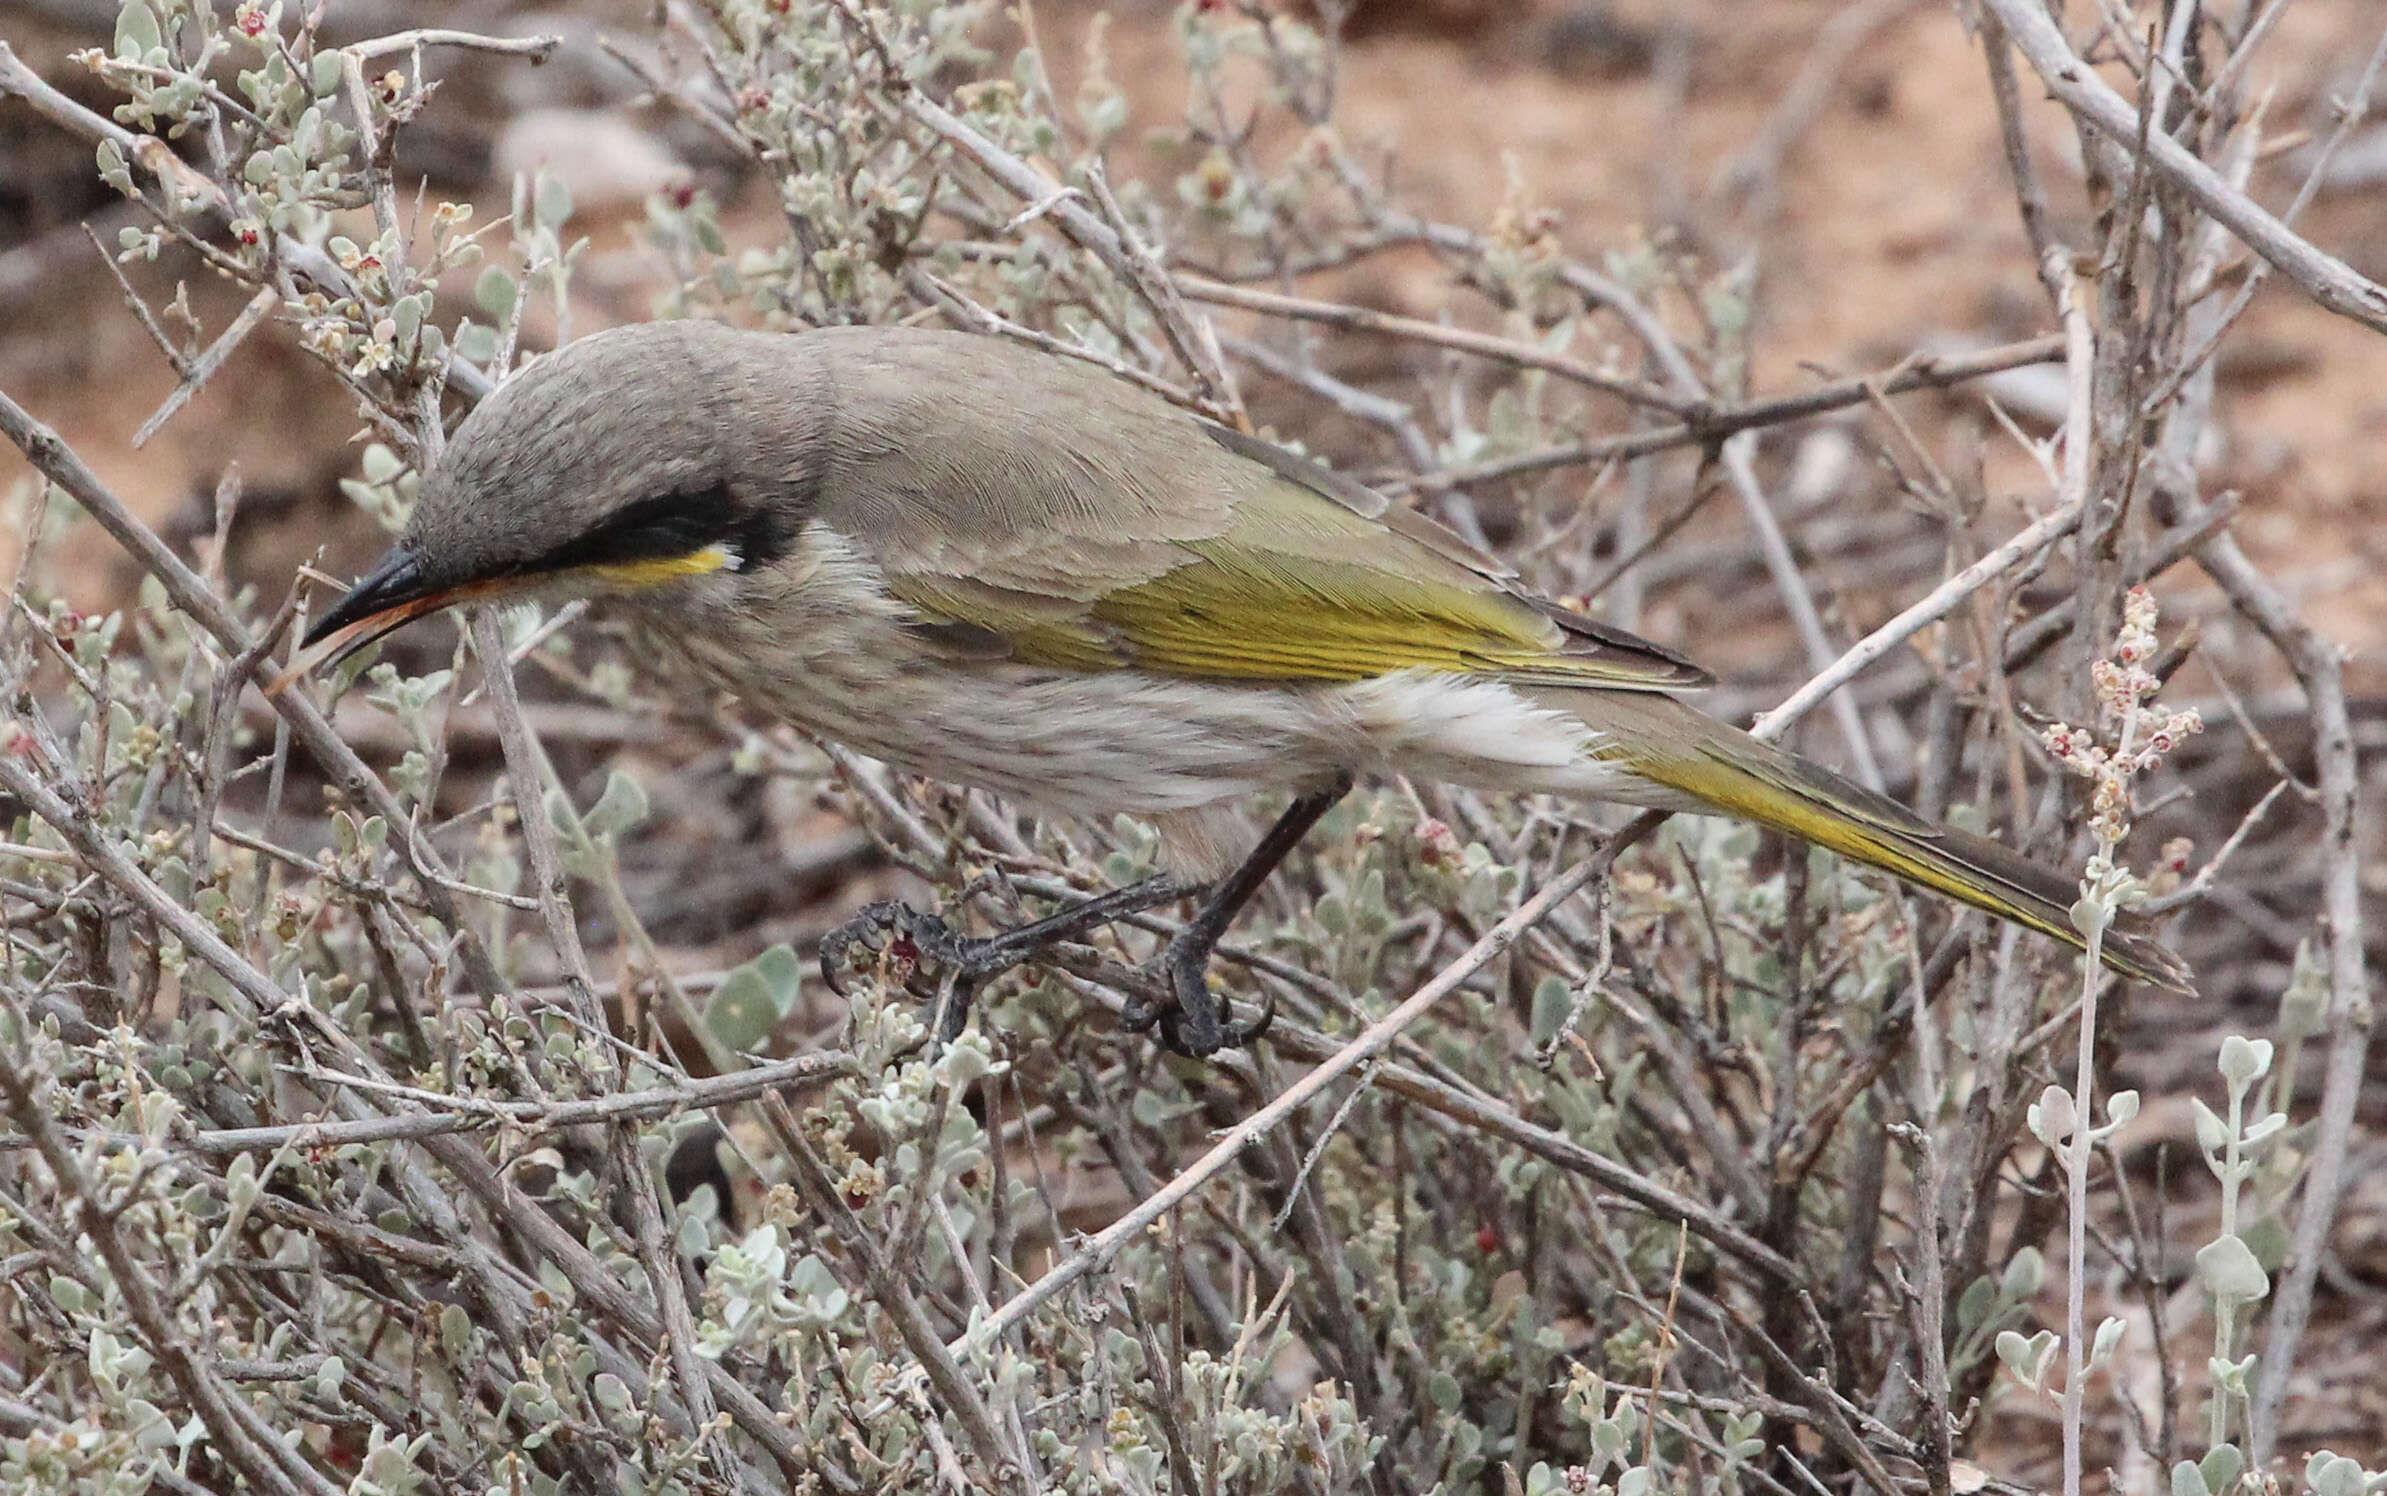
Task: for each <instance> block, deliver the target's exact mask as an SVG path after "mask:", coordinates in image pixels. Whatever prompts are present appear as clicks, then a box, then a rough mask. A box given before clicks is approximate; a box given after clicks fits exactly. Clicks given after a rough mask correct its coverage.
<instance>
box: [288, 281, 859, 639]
mask: <svg viewBox="0 0 2387 1496" xmlns="http://www.w3.org/2000/svg"><path fill="white" fill-rule="evenodd" d="M801 341H802V340H801V339H800V338H785V337H777V336H770V335H764V334H757V333H740V332H733V331H731V330H729V329H726V328H721V327H717V326H714V325H711V324H707V323H698V322H662V323H649V324H646V325H643V326H634V327H624V328H616V329H614V330H612V331H609V332H602V333H597V334H595V335H593V336H591V337H587V338H583V339H581V340H580V341H578V342H576V343H573V344H571V345H570V346H568V347H566V348H564V349H563V350H561V351H560V352H557V353H553V354H549V355H548V356H547V357H545V358H542V359H540V360H538V361H537V362H536V363H533V364H532V365H530V366H529V367H528V368H526V369H524V370H523V371H522V372H521V373H520V374H518V375H516V376H515V377H513V378H512V379H509V380H507V381H506V382H505V383H504V384H503V385H501V386H500V387H499V388H498V389H497V390H496V391H495V392H494V393H493V394H491V395H490V396H489V397H488V398H487V399H486V400H484V401H482V402H481V404H480V406H479V407H478V408H477V409H475V410H474V411H473V413H472V414H471V416H470V417H468V418H467V419H466V420H465V421H464V423H463V424H462V425H461V426H459V427H458V428H457V429H456V432H455V436H454V439H453V440H452V441H451V442H450V443H449V444H448V447H447V449H446V450H445V451H444V452H443V453H442V454H441V455H440V457H439V459H438V460H437V461H436V462H435V463H434V464H433V465H432V467H431V469H430V471H429V472H428V473H426V474H425V475H424V479H423V487H422V494H421V497H420V498H419V500H418V501H417V503H416V506H415V511H414V516H413V519H412V520H411V522H410V523H409V524H408V525H407V527H406V533H405V535H404V536H403V537H402V538H401V539H400V540H399V541H398V543H397V544H395V545H393V546H391V547H390V549H389V551H388V552H387V554H385V555H384V556H383V557H382V558H381V560H380V561H379V563H378V564H376V565H375V566H374V567H373V568H372V570H371V571H369V572H367V573H366V574H365V576H364V578H363V579H362V580H360V581H359V582H358V583H357V584H356V585H355V586H354V587H352V588H350V589H349V591H348V593H347V595H346V596H344V597H342V598H341V599H340V600H339V602H337V603H336V604H334V605H333V607H332V609H331V611H330V612H328V613H326V614H325V615H324V616H323V617H322V618H321V619H320V620H318V621H317V622H316V624H315V625H314V627H313V628H312V629H310V630H309V631H308V634H307V637H306V639H305V641H304V645H305V647H307V648H310V649H311V648H313V647H314V646H315V645H317V644H318V643H322V642H325V641H332V643H333V648H332V649H331V650H330V651H328V652H327V655H326V658H325V663H330V662H332V661H336V660H338V659H340V658H343V657H345V656H347V655H349V654H352V653H354V652H355V651H357V650H359V649H362V648H363V647H364V646H365V645H367V644H369V643H371V642H372V641H374V640H376V639H379V638H381V637H382V636H383V635H385V634H388V633H390V632H391V631H392V630H394V629H397V628H400V627H403V626H404V625H405V624H407V623H410V622H412V621H413V620H415V619H417V618H422V617H425V616H427V615H429V614H432V613H436V612H438V611H440V610H441V609H444V608H447V607H451V606H453V605H455V604H457V603H463V602H474V601H493V602H510V601H523V600H530V599H540V598H546V599H554V598H566V597H587V596H598V595H605V594H619V593H633V594H637V593H647V592H651V591H652V590H653V589H657V588H664V587H674V586H685V585H687V584H689V583H691V582H692V581H694V580H695V579H698V578H706V577H713V578H722V577H729V578H735V577H737V576H740V575H745V574H749V573H753V572H756V571H759V570H760V569H761V568H764V567H767V566H769V565H770V564H771V563H772V562H773V561H776V560H777V559H779V558H780V557H781V556H782V555H784V554H785V553H786V551H787V549H788V547H789V546H790V545H791V544H792V543H793V540H794V536H795V533H796V531H797V529H798V527H799V526H800V525H801V524H802V522H803V517H804V514H805V512H806V511H807V509H808V508H809V506H810V503H811V495H812V492H813V490H814V489H816V488H817V486H818V482H819V474H818V470H817V464H818V462H819V460H820V458H819V444H818V443H817V442H816V441H814V440H813V435H814V432H813V423H812V421H811V419H810V418H809V416H808V407H809V406H810V404H811V402H809V401H808V400H807V398H806V396H807V394H808V392H807V391H805V390H804V389H802V388H801V387H800V386H801V384H802V381H803V378H804V376H805V374H806V373H807V371H808V370H807V362H806V360H804V359H802V358H801V357H798V356H793V355H794V354H795V350H794V349H793V347H792V345H793V344H795V343H799V342H801ZM791 385H793V386H798V387H792V388H791V387H790V386H791ZM758 413H764V414H765V419H762V420H760V421H758V420H757V419H756V416H757V414H758ZM707 585H712V586H716V587H718V586H719V585H721V584H720V582H719V581H715V582H713V583H710V584H707Z"/></svg>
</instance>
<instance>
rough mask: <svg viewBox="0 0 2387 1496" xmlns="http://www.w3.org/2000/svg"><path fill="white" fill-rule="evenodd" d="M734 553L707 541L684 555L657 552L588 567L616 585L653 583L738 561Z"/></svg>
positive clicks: (650, 584)
mask: <svg viewBox="0 0 2387 1496" xmlns="http://www.w3.org/2000/svg"><path fill="white" fill-rule="evenodd" d="M737 561H738V557H737V553H736V552H734V551H732V550H731V549H730V548H729V547H728V546H725V545H708V546H706V547H704V548H703V549H702V550H695V551H690V552H689V553H688V554H686V555H684V556H657V557H655V558H653V559H651V560H647V561H617V562H611V563H608V564H606V565H602V566H592V567H590V568H588V571H589V574H590V575H592V576H596V577H601V578H603V579H604V580H606V581H608V582H611V583H613V584H614V585H615V586H617V587H653V586H655V585H657V584H659V583H662V582H672V581H677V580H679V579H680V578H681V577H700V576H703V575H704V574H705V573H706V572H709V571H719V570H721V569H722V568H724V567H735V566H736V565H737Z"/></svg>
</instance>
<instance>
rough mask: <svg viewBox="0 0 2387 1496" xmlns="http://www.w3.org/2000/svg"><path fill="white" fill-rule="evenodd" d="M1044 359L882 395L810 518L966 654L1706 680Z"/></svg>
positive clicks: (1394, 514)
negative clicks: (935, 396)
mask: <svg viewBox="0 0 2387 1496" xmlns="http://www.w3.org/2000/svg"><path fill="white" fill-rule="evenodd" d="M1058 362H1059V361H1055V360H1049V359H1047V360H1038V361H1036V364H1035V365H1034V366H1023V368H1022V370H1021V371H1020V372H1021V376H1022V378H1021V382H1022V384H1023V386H1035V387H1033V388H1022V389H1020V390H1019V391H1017V392H1016V396H1015V398H1016V405H1015V407H1014V408H1013V409H1011V410H1008V411H992V410H985V409H971V408H969V406H968V405H967V403H966V399H967V397H964V398H963V399H962V400H961V401H956V400H952V399H948V400H947V401H945V402H944V403H943V404H941V405H938V406H924V405H923V404H921V403H917V402H902V403H903V404H904V405H906V407H907V414H906V415H905V417H904V418H903V425H902V429H900V430H896V429H887V430H865V431H860V432H855V433H852V434H851V435H849V437H848V438H847V444H846V450H845V453H844V456H843V459H842V461H843V471H842V480H841V481H839V482H837V483H834V484H832V485H830V490H831V491H830V492H829V493H828V494H827V495H825V496H824V502H823V504H822V506H821V509H820V512H819V515H818V518H819V520H820V521H821V522H822V523H823V524H825V525H827V526H829V527H830V528H831V529H833V530H835V531H837V532H838V533H839V534H841V535H843V536H845V537H846V538H847V539H848V540H849V541H850V542H852V543H853V544H855V545H856V546H857V547H858V548H859V549H860V550H861V551H862V552H863V554H864V555H865V556H866V557H867V558H868V559H869V560H870V561H871V562H872V563H873V564H874V565H875V566H876V567H877V568H878V569H879V571H880V573H881V575H882V576H883V577H884V579H885V585H886V586H887V588H888V590H889V591H890V592H892V593H893V594H894V595H895V596H896V597H897V598H899V599H901V600H902V601H904V602H905V603H907V604H909V605H910V606H911V607H913V608H914V609H916V610H917V611H918V612H919V613H920V614H921V615H922V620H923V624H924V626H925V627H927V628H930V629H933V630H941V631H943V635H942V636H949V637H956V638H960V639H963V640H965V641H967V644H968V645H969V649H968V652H969V653H972V654H976V655H979V656H984V655H985V654H987V653H988V652H989V646H997V647H999V648H1003V649H1007V650H1008V652H1009V653H1010V654H1011V655H1012V656H1013V657H1014V658H1017V659H1021V660H1024V661H1028V662H1030V663H1035V664H1042V665H1046V666H1051V667H1055V668H1062V669H1074V670H1088V671H1097V670H1116V669H1130V668H1132V669H1142V670H1148V671H1153V672H1157V673H1160V674H1167V675H1179V676H1189V677H1201V678H1209V679H1235V680H1316V681H1356V680H1365V679H1368V678H1370V677H1372V676H1377V675H1383V674H1386V673H1389V672H1391V671H1395V670H1403V669H1410V668H1426V669H1436V670H1451V671H1464V672H1475V673H1486V674H1497V675H1499V676H1501V677H1503V678H1505V679H1510V680H1515V681H1519V682H1531V683H1537V684H1548V685H1576V686H1604V687H1608V688H1611V689H1621V690H1644V691H1652V690H1669V689H1683V688H1688V687H1694V686H1699V685H1704V684H1706V683H1707V682H1708V679H1709V677H1708V675H1707V673H1706V672H1705V671H1703V670H1701V669H1700V668H1699V667H1698V666H1696V665H1694V664H1692V663H1691V662H1690V661H1688V660H1685V659H1683V658H1682V657H1681V656H1679V655H1677V654H1674V653H1673V652H1672V651H1670V650H1666V649H1663V648H1661V647H1659V646H1658V645H1655V644H1651V643H1649V642H1647V641H1645V640H1642V639H1638V638H1635V637H1634V636H1632V635H1631V634H1627V633H1625V632H1623V631H1622V630H1618V629H1612V628H1609V627H1607V626H1606V625H1604V624H1601V623H1599V622H1598V621H1597V620H1595V619H1591V618H1588V617H1585V616H1584V615H1582V614H1580V613H1576V612H1573V611H1571V610H1569V609H1566V608H1563V607H1560V606H1559V605H1557V604H1556V603H1553V602H1550V601H1547V600H1546V599H1542V598H1538V597H1534V596H1532V595H1531V594H1529V593H1526V592H1524V591H1522V590H1520V589H1519V588H1518V587H1517V585H1516V583H1515V581H1514V574H1513V573H1512V572H1511V571H1510V570H1509V569H1508V568H1507V567H1506V566H1504V565H1502V564H1501V563H1500V562H1499V561H1497V560H1495V559H1494V558H1492V557H1490V556H1488V555H1485V554H1484V553H1483V552H1482V551H1480V550H1477V549H1476V548H1475V547H1473V546H1471V545H1469V544H1467V543H1466V542H1465V541H1464V540H1462V539H1461V538H1459V537H1458V536H1457V535H1455V534H1453V533H1451V532H1450V531H1448V530H1445V529H1444V528H1442V527H1441V526H1439V525H1437V524H1434V523H1433V522H1432V521H1430V520H1427V519H1424V518H1422V517H1421V516H1419V515H1416V514H1413V513H1411V512H1409V511H1407V510H1403V509H1400V508H1398V507H1396V506H1394V505H1392V504H1390V503H1389V502H1388V501H1387V500H1386V499H1385V498H1384V497H1383V496H1382V495H1380V494H1377V493H1375V492H1373V491H1372V490H1370V489H1368V488H1365V487H1363V486H1362V485H1360V484H1357V483H1354V482H1352V481H1351V480H1349V479H1348V478H1344V477H1342V476H1341V475H1339V474H1336V473H1333V472H1331V471H1329V470H1328V469H1325V468H1323V467H1320V466H1318V465H1317V464H1315V463H1312V462H1310V461H1308V460H1307V459H1305V458H1302V457H1299V456H1297V455H1295V454H1293V453H1290V452H1287V451H1285V450H1284V449H1282V448H1279V447H1276V446H1273V445H1270V444H1268V443H1266V442H1261V441H1257V440H1254V439H1253V438H1250V437H1246V436H1243V435H1241V434H1240V433H1237V432H1232V431H1228V430H1226V429H1224V428H1221V427H1215V426H1209V425H1206V424H1203V423H1199V422H1196V421H1194V420H1192V419H1190V418H1188V417H1186V416H1185V415H1184V414H1183V413H1181V412H1178V411H1176V410H1173V409H1171V408H1169V407H1167V406H1165V405H1162V404H1161V403H1160V402H1158V401H1154V400H1150V399H1148V398H1147V397H1145V396H1143V395H1141V394H1140V393H1138V392H1134V391H1131V390H1128V389H1127V387H1125V386H1123V385H1120V384H1118V383H1117V382H1115V381H1112V380H1108V379H1105V378H1103V377H1102V376H1101V375H1099V374H1096V373H1092V372H1091V371H1089V372H1088V373H1086V374H1085V375H1084V376H1082V377H1081V376H1080V375H1078V374H1077V373H1076V372H1074V370H1070V369H1060V368H1056V367H1054V366H1055V365H1056V364H1057V363H1058ZM866 377H867V376H866ZM876 408H879V409H884V408H886V406H885V404H880V405H879V406H877V407H876ZM1056 410H1058V411H1067V412H1069V413H1070V417H1069V418H1070V420H1071V425H1070V426H1069V427H1068V428H1066V429H1064V428H1062V427H1061V426H1060V424H1059V421H1058V420H1057V419H1056V418H1053V417H1051V416H1049V415H1047V414H1045V413H1046V412H1050V411H1056ZM1089 431H1094V432H1103V433H1106V434H1107V436H1108V438H1109V439H1108V440H1105V441H1102V442H1099V443H1097V442H1092V441H1089V440H1087V439H1086V436H1085V433H1086V432H1089ZM1126 453H1141V454H1145V455H1146V457H1147V458H1148V459H1153V460H1149V461H1147V462H1146V463H1145V464H1143V465H1141V466H1138V465H1133V464H1130V463H1129V462H1128V461H1127V460H1126V459H1125V458H1124V457H1123V455H1122V454H1126ZM965 454H967V461H966V465H965ZM1155 454H1157V456H1156V457H1155ZM997 641H1000V642H999V646H998V645H997Z"/></svg>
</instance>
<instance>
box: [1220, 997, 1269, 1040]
mask: <svg viewBox="0 0 2387 1496" xmlns="http://www.w3.org/2000/svg"><path fill="white" fill-rule="evenodd" d="M1222 1016H1223V1008H1222ZM1275 1023H1276V994H1275V993H1274V992H1267V993H1264V994H1263V995H1262V996H1261V998H1260V1016H1259V1017H1257V1018H1255V1019H1253V1020H1252V1021H1251V1022H1249V1023H1230V1024H1228V1025H1227V1026H1226V1030H1227V1035H1226V1047H1227V1048H1229V1049H1249V1048H1250V1047H1251V1046H1252V1045H1254V1044H1257V1043H1259V1042H1260V1041H1261V1040H1262V1039H1265V1038H1267V1037H1268V1030H1269V1029H1270V1028H1272V1027H1274V1026H1275Z"/></svg>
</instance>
